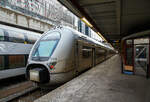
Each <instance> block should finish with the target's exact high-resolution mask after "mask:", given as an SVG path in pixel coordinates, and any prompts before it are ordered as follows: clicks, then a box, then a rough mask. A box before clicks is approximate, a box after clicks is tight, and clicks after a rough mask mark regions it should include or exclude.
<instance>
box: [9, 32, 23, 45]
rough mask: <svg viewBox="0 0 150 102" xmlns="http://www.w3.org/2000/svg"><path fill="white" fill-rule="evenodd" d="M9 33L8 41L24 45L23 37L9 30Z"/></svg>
mask: <svg viewBox="0 0 150 102" xmlns="http://www.w3.org/2000/svg"><path fill="white" fill-rule="evenodd" d="M8 33H9V41H10V42H15V43H24V41H25V38H24V35H23V34H21V33H19V32H14V31H11V30H8Z"/></svg>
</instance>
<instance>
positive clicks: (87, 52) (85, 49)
mask: <svg viewBox="0 0 150 102" xmlns="http://www.w3.org/2000/svg"><path fill="white" fill-rule="evenodd" d="M91 53H92V49H91V48H90V47H87V46H83V48H82V56H83V58H88V57H91Z"/></svg>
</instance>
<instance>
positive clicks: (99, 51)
mask: <svg viewBox="0 0 150 102" xmlns="http://www.w3.org/2000/svg"><path fill="white" fill-rule="evenodd" d="M105 53H106V51H105V50H104V49H102V48H99V49H97V50H96V58H100V57H103V56H105Z"/></svg>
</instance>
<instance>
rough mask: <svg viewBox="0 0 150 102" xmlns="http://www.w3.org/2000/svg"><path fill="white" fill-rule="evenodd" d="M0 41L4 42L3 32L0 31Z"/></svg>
mask: <svg viewBox="0 0 150 102" xmlns="http://www.w3.org/2000/svg"><path fill="white" fill-rule="evenodd" d="M0 41H4V31H3V29H0Z"/></svg>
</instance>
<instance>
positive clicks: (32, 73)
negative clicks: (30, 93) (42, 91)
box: [30, 70, 40, 82]
mask: <svg viewBox="0 0 150 102" xmlns="http://www.w3.org/2000/svg"><path fill="white" fill-rule="evenodd" d="M30 80H31V81H36V82H40V78H39V71H38V70H30Z"/></svg>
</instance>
